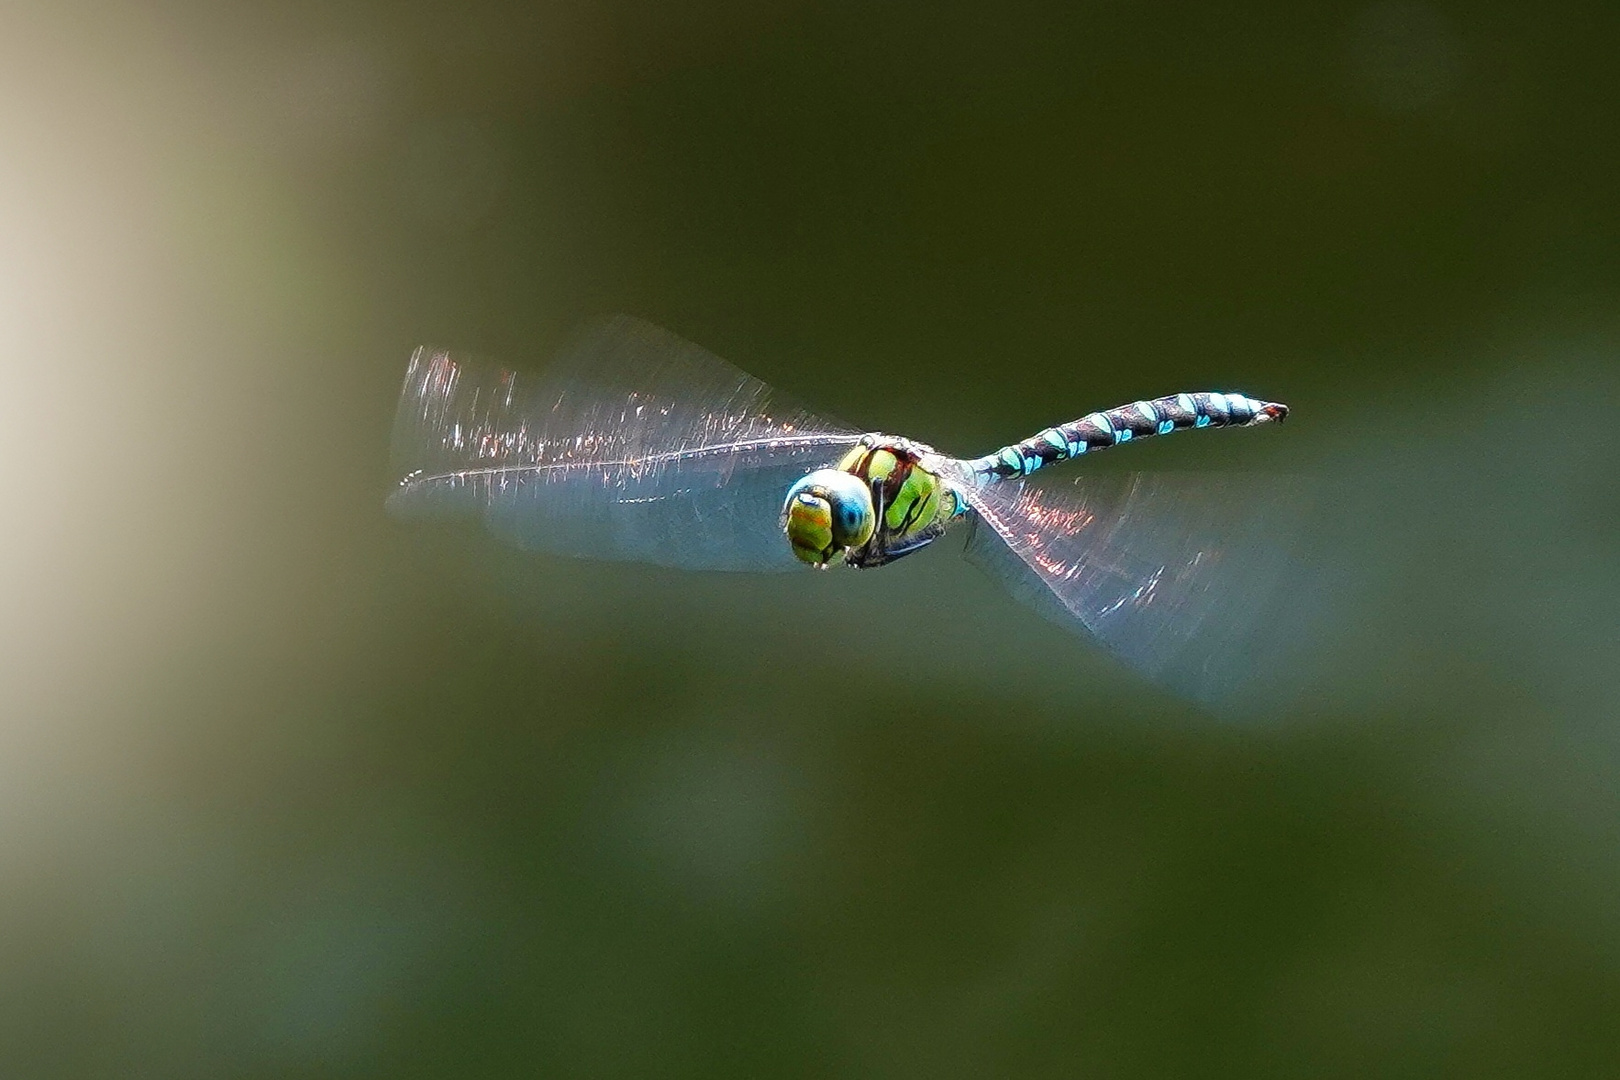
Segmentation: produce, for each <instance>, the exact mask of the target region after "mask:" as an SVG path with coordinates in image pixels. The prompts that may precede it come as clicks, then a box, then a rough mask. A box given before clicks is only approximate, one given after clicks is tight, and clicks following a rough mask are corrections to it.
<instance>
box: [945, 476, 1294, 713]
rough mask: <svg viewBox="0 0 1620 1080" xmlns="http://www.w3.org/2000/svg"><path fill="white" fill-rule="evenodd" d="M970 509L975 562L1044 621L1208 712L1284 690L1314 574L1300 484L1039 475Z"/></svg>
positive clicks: (983, 492)
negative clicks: (1303, 591)
mask: <svg viewBox="0 0 1620 1080" xmlns="http://www.w3.org/2000/svg"><path fill="white" fill-rule="evenodd" d="M970 502H971V503H972V505H973V508H974V509H975V510H976V511H977V518H978V520H977V521H976V522H975V524H974V528H973V532H972V535H970V537H969V539H968V544H967V555H968V558H969V559H971V560H972V561H973V562H975V563H976V564H978V565H979V566H980V567H981V568H982V569H984V570H985V571H987V572H988V573H990V574H991V576H993V577H995V578H997V579H999V580H1000V581H1002V582H1003V583H1004V584H1005V585H1006V586H1007V587H1008V589H1009V590H1011V591H1012V592H1013V594H1014V595H1015V596H1017V597H1018V598H1019V599H1021V600H1023V601H1024V602H1026V603H1028V604H1029V605H1031V606H1032V607H1034V608H1035V609H1036V610H1037V611H1039V612H1040V613H1041V614H1043V615H1045V616H1047V617H1048V618H1050V619H1052V620H1054V621H1056V622H1058V623H1059V624H1061V625H1064V626H1067V627H1069V628H1070V629H1073V630H1077V631H1080V632H1081V633H1082V634H1084V635H1085V636H1089V637H1092V638H1094V639H1096V640H1097V641H1099V642H1101V643H1102V644H1103V645H1104V646H1106V647H1107V648H1108V649H1109V650H1111V651H1112V652H1113V653H1115V654H1116V655H1117V656H1118V657H1119V658H1120V659H1122V660H1124V661H1125V662H1126V663H1128V664H1130V665H1131V666H1133V667H1135V668H1137V669H1139V670H1140V671H1142V672H1143V673H1145V674H1147V675H1149V676H1150V677H1152V678H1154V679H1156V680H1158V681H1160V682H1162V683H1164V684H1165V685H1167V686H1169V687H1171V688H1172V689H1175V690H1177V691H1179V692H1181V693H1183V694H1186V695H1188V696H1190V697H1192V698H1194V699H1196V700H1199V701H1202V702H1204V703H1206V704H1212V705H1223V704H1230V703H1233V702H1234V701H1240V700H1243V699H1244V697H1245V695H1246V693H1247V692H1249V691H1254V692H1256V693H1258V692H1261V691H1262V688H1264V687H1266V686H1268V685H1270V684H1273V683H1275V682H1277V680H1276V679H1275V678H1274V676H1275V675H1276V673H1277V671H1278V669H1279V667H1280V666H1282V665H1284V664H1285V663H1286V660H1285V657H1286V655H1287V653H1288V651H1289V648H1290V647H1291V646H1292V645H1293V643H1294V642H1295V641H1296V640H1297V638H1296V637H1295V632H1296V629H1297V627H1298V621H1297V619H1296V618H1295V617H1294V616H1295V615H1296V614H1298V613H1299V612H1298V609H1297V608H1293V607H1291V605H1290V597H1289V595H1288V590H1289V588H1290V585H1291V583H1296V582H1301V581H1303V580H1304V579H1305V575H1304V573H1303V571H1304V564H1303V562H1302V560H1301V559H1300V557H1299V555H1298V553H1297V548H1296V547H1295V539H1296V537H1297V536H1298V529H1297V526H1298V524H1299V523H1300V521H1301V520H1302V518H1301V514H1300V510H1301V508H1302V507H1303V505H1304V498H1303V494H1302V491H1301V489H1300V488H1299V485H1297V484H1296V483H1294V482H1292V481H1290V480H1288V479H1287V478H1277V479H1267V480H1263V481H1262V480H1259V479H1256V478H1252V477H1233V476H1230V475H1227V474H1220V473H1204V474H1196V473H1187V474H1148V473H1125V474H1103V475H1095V474H1094V475H1088V476H1084V477H1081V478H1079V479H1071V480H1068V481H1061V480H1060V481H1059V482H1057V483H1043V482H1041V479H1040V478H1033V477H1032V478H1029V479H1026V480H1022V481H1017V480H1014V481H1004V482H1001V483H995V484H989V485H987V486H985V487H982V488H978V489H976V490H973V491H972V492H971V494H970ZM1300 603H1301V604H1303V600H1301V601H1300Z"/></svg>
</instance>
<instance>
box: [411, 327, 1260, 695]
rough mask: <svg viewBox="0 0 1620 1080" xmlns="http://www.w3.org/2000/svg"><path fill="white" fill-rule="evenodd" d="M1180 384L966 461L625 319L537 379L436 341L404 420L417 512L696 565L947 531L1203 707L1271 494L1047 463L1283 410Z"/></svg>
mask: <svg viewBox="0 0 1620 1080" xmlns="http://www.w3.org/2000/svg"><path fill="white" fill-rule="evenodd" d="M1287 415H1288V409H1287V407H1286V406H1283V405H1280V404H1277V403H1274V402H1268V401H1260V400H1256V399H1254V398H1251V397H1247V396H1245V395H1242V394H1236V393H1181V394H1174V395H1170V396H1168V397H1160V398H1154V399H1151V400H1144V401H1137V402H1134V403H1132V404H1129V405H1124V406H1121V407H1119V408H1116V409H1108V410H1105V411H1102V412H1093V413H1090V414H1088V415H1086V416H1083V417H1081V418H1080V419H1078V420H1074V421H1071V422H1069V423H1065V424H1060V425H1058V426H1056V427H1051V428H1047V429H1046V430H1044V431H1040V432H1038V433H1036V434H1035V435H1032V436H1030V437H1029V438H1027V439H1024V440H1023V441H1021V442H1017V443H1012V444H1009V445H1007V446H1003V447H1001V448H1000V449H998V450H995V451H993V452H992V453H989V454H985V455H983V456H981V457H975V458H958V457H953V456H951V455H949V454H945V453H941V452H940V451H938V450H936V449H934V448H933V447H931V446H929V445H927V444H925V443H922V442H918V441H916V440H914V439H909V438H904V437H900V436H894V435H887V434H881V433H876V432H869V431H863V430H861V429H860V428H857V427H852V426H849V425H846V424H843V423H840V422H838V421H835V420H831V419H828V418H826V417H824V416H820V415H817V414H815V413H812V412H810V411H808V410H807V409H805V408H804V407H802V406H800V405H798V404H797V403H795V402H794V401H792V400H791V399H789V398H788V397H787V396H785V395H783V394H782V393H780V392H778V391H776V390H774V389H773V388H772V387H770V386H767V385H766V384H765V383H763V382H761V381H760V380H758V379H756V378H754V377H753V376H751V375H748V374H747V373H745V372H743V371H742V370H740V369H738V368H736V367H734V366H733V365H731V364H730V363H728V362H726V361H725V360H722V359H720V358H719V357H717V356H715V355H714V354H712V353H710V352H708V351H707V350H705V349H703V348H701V347H700V346H697V345H694V344H692V343H691V342H689V341H686V340H684V339H682V338H680V337H677V336H676V335H674V334H672V333H670V332H669V331H667V330H663V329H660V328H659V327H656V326H653V325H651V324H649V323H646V322H644V321H641V320H639V319H635V318H632V317H629V316H623V315H621V316H615V317H613V318H611V319H608V320H606V321H604V322H601V323H599V324H597V325H596V326H595V327H594V328H593V329H592V330H590V331H589V332H587V333H586V334H584V335H582V336H581V337H579V338H577V339H576V340H575V342H574V344H573V345H572V346H570V347H568V348H566V349H565V350H564V351H563V353H562V354H561V356H560V357H559V358H558V359H557V360H556V361H555V362H554V363H553V364H552V365H551V366H550V367H549V369H547V370H546V371H544V372H543V373H541V374H539V375H538V376H530V375H527V374H520V373H516V372H513V371H509V370H504V369H501V368H499V367H495V366H490V365H481V364H477V363H474V362H472V361H470V360H468V359H467V358H465V357H462V356H460V355H458V354H455V353H452V352H447V351H444V350H439V349H434V348H428V347H423V348H420V349H418V350H417V351H416V353H415V354H414V356H413V357H412V358H411V361H410V366H409V368H408V370H407V372H406V375H405V385H404V389H403V392H402V394H401V397H400V402H399V410H398V413H397V416H396V418H395V424H394V436H393V460H394V466H395V469H396V476H397V477H398V483H397V486H396V487H395V488H394V490H393V492H392V494H391V495H390V496H389V498H388V507H389V509H390V511H392V512H393V513H395V514H396V515H398V516H400V517H403V518H407V519H423V518H435V517H445V516H452V517H455V516H468V515H472V516H476V517H479V518H481V519H482V520H483V522H484V523H485V525H486V526H487V527H488V529H489V530H490V531H491V532H493V533H494V534H495V535H496V536H498V537H500V538H502V539H504V540H506V541H509V542H511V543H515V544H517V545H519V546H521V547H524V548H528V549H532V550H538V551H544V552H550V553H554V554H560V555H566V556H574V557H580V558H594V559H622V560H634V561H639V562H646V563H653V564H657V565H662V566H670V567H681V568H685V569H691V570H730V571H778V570H792V569H795V568H799V569H803V568H805V567H807V566H808V567H813V568H816V569H822V570H825V569H828V568H829V567H835V566H849V567H854V568H860V569H870V568H875V567H880V566H883V565H885V564H887V563H890V562H893V561H894V560H896V559H900V558H903V557H905V556H907V555H910V554H913V553H915V552H917V551H919V550H921V549H922V548H924V547H927V546H928V545H930V544H932V543H933V542H934V541H935V540H937V539H939V538H940V537H941V536H943V535H945V534H946V533H948V532H952V531H955V530H957V529H958V528H961V529H963V530H964V531H967V532H968V533H969V535H968V538H967V543H966V547H965V552H966V554H967V556H968V558H969V559H970V560H971V561H973V562H974V563H976V564H977V565H979V566H980V567H981V568H982V569H984V570H985V571H987V572H988V573H989V574H990V575H991V576H992V577H994V578H996V579H997V580H999V581H1001V582H1002V583H1003V584H1005V585H1006V586H1007V587H1008V589H1009V590H1010V591H1011V592H1012V593H1013V595H1014V596H1016V597H1017V598H1019V599H1020V600H1022V601H1024V602H1025V603H1027V604H1029V605H1030V606H1031V607H1033V608H1034V609H1036V610H1037V611H1039V612H1040V613H1041V614H1043V615H1045V616H1047V617H1048V618H1050V619H1052V620H1053V621H1056V622H1058V623H1060V624H1062V625H1064V626H1067V627H1068V628H1070V629H1072V630H1075V631H1078V632H1079V633H1080V634H1081V635H1082V636H1084V637H1087V638H1089V639H1091V640H1093V641H1095V642H1097V643H1099V644H1101V645H1102V646H1104V647H1105V648H1106V649H1108V650H1109V651H1111V652H1112V653H1113V654H1114V655H1116V656H1117V657H1119V658H1120V659H1121V660H1123V661H1125V662H1126V663H1127V664H1129V665H1131V666H1133V667H1135V668H1137V669H1139V670H1140V671H1142V672H1143V673H1145V674H1146V675H1148V676H1149V677H1151V678H1155V679H1157V680H1159V681H1161V682H1163V683H1165V684H1166V685H1168V686H1171V687H1172V688H1175V689H1179V690H1181V691H1182V692H1184V693H1187V694H1190V695H1191V696H1193V697H1195V698H1200V699H1203V700H1206V701H1218V700H1220V699H1221V698H1222V697H1224V696H1226V695H1227V694H1228V692H1229V691H1230V690H1231V689H1233V688H1235V687H1237V686H1239V685H1241V684H1242V682H1243V677H1244V675H1245V674H1246V672H1245V668H1246V667H1248V666H1251V665H1252V664H1254V663H1255V659H1254V657H1255V655H1256V653H1255V652H1254V650H1253V649H1252V648H1251V646H1252V643H1253V641H1254V640H1255V638H1256V636H1257V635H1258V634H1259V633H1260V632H1261V631H1262V630H1264V629H1265V626H1264V616H1263V615H1262V614H1261V613H1262V611H1263V609H1264V607H1265V604H1264V603H1263V600H1264V599H1265V598H1266V597H1268V596H1269V595H1270V594H1272V593H1274V592H1275V591H1276V585H1277V583H1278V581H1279V580H1280V578H1281V573H1280V572H1281V570H1282V569H1283V568H1284V565H1285V563H1286V560H1287V556H1286V555H1285V554H1284V553H1283V552H1282V550H1281V549H1280V548H1279V547H1278V546H1277V545H1276V544H1274V543H1271V542H1270V536H1269V529H1270V524H1269V522H1270V520H1271V516H1270V515H1269V514H1268V511H1269V510H1271V509H1274V506H1273V503H1272V502H1271V501H1268V500H1267V499H1266V498H1265V497H1264V492H1263V491H1261V490H1257V488H1256V486H1255V485H1253V484H1246V485H1245V484H1240V483H1238V482H1234V480H1233V479H1232V478H1230V477H1223V476H1221V475H1219V474H1210V473H1204V474H1182V475H1177V474H1151V473H1135V474H1125V475H1121V474H1117V473H1109V474H1098V473H1096V472H1089V473H1088V472H1086V471H1085V470H1081V471H1080V474H1079V475H1078V476H1076V477H1074V478H1073V479H1071V480H1069V481H1068V482H1067V483H1058V484H1051V483H1046V482H1044V481H1045V480H1046V478H1047V477H1046V476H1044V475H1043V477H1041V478H1036V477H1035V475H1034V474H1036V473H1037V472H1040V471H1041V470H1043V469H1046V468H1047V467H1048V466H1051V465H1054V464H1056V463H1059V462H1065V461H1070V460H1072V459H1076V458H1082V457H1086V456H1088V455H1091V454H1095V453H1097V452H1098V451H1101V450H1104V449H1108V448H1110V447H1115V446H1119V445H1121V444H1123V443H1127V442H1131V441H1134V440H1138V439H1143V438H1147V437H1150V436H1155V435H1165V434H1169V433H1171V432H1174V431H1182V430H1188V429H1195V428H1204V427H1208V428H1222V427H1254V426H1257V425H1261V424H1266V423H1271V422H1275V421H1280V420H1282V419H1284V418H1285V417H1286V416H1287Z"/></svg>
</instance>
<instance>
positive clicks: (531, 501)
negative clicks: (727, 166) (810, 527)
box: [388, 315, 859, 570]
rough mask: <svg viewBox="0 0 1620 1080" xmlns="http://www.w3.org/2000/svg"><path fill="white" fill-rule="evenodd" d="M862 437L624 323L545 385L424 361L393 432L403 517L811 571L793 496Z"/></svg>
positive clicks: (587, 547)
mask: <svg viewBox="0 0 1620 1080" xmlns="http://www.w3.org/2000/svg"><path fill="white" fill-rule="evenodd" d="M858 435H859V433H858V432H856V431H855V429H853V428H850V427H847V426H845V425H843V424H839V423H836V422H834V421H829V420H825V419H823V418H820V417H818V416H815V415H813V414H812V413H810V412H808V411H807V410H805V409H804V408H802V407H801V406H799V405H797V404H795V403H794V402H792V401H790V400H788V399H787V398H786V397H785V396H784V395H781V394H779V393H777V392H776V391H774V390H773V389H772V388H771V387H769V386H767V385H766V384H765V383H763V382H761V381H760V380H758V379H755V378H754V377H752V376H750V375H748V374H746V373H745V372H743V371H741V370H739V369H738V368H736V367H734V366H732V365H731V364H729V363H727V362H726V361H724V360H722V359H720V358H719V357H717V356H715V355H714V354H712V353H710V352H708V351H706V350H704V349H702V348H700V347H699V346H697V345H694V344H692V343H691V342H689V341H685V340H683V339H681V338H679V337H677V336H675V335H674V334H671V333H669V332H668V331H666V330H661V329H659V328H658V327H656V326H653V325H651V324H649V323H646V322H643V321H641V320H639V319H634V318H631V317H628V316H623V315H621V316H616V317H613V318H611V319H608V320H606V321H604V322H602V323H600V324H598V325H596V326H594V327H592V328H591V329H590V330H588V331H587V332H586V333H584V334H583V335H581V336H580V337H578V338H576V339H575V340H574V342H573V343H572V344H571V345H569V346H568V347H566V348H565V349H564V350H563V352H562V353H561V355H560V356H559V357H558V358H557V360H556V361H555V362H554V363H553V364H552V365H551V366H550V367H549V368H548V369H547V370H545V371H544V372H542V373H541V374H539V375H537V376H534V375H528V374H522V373H517V372H513V371H508V370H504V369H501V368H498V367H494V366H490V365H480V364H477V363H475V362H472V361H470V360H468V359H466V358H464V357H460V356H457V355H456V354H453V353H450V352H445V351H442V350H437V349H430V348H426V347H424V348H421V349H418V350H417V352H416V354H415V356H413V357H412V359H411V364H410V368H409V370H408V371H407V372H406V376H405V386H404V390H403V392H402V393H401V395H400V402H399V410H398V412H397V414H396V416H395V421H394V436H393V463H394V469H395V471H396V475H398V477H399V485H398V487H397V488H396V489H395V490H394V492H393V494H392V495H391V496H390V498H389V500H388V507H389V509H390V510H391V511H392V512H394V513H395V514H397V515H399V516H401V517H407V518H420V517H437V516H475V517H480V518H482V519H483V520H484V522H485V523H486V524H487V526H488V527H489V528H490V530H491V531H492V532H494V533H495V534H496V535H498V536H500V537H502V538H503V539H505V540H508V541H510V542H512V543H515V544H518V545H519V546H522V547H526V548H531V549H535V550H542V551H548V552H554V553H557V554H563V555H571V556H578V557H587V558H602V559H630V560H636V561H641V562H650V563H656V564H660V565H665V566H680V567H687V568H691V569H718V570H789V569H793V568H795V567H796V566H798V565H799V564H798V563H797V562H796V560H794V558H793V556H792V554H791V551H790V549H789V547H788V545H787V543H786V541H785V540H784V539H783V537H782V534H781V530H780V526H779V524H778V520H779V514H780V509H781V504H782V499H783V496H784V494H785V493H786V491H787V489H788V487H789V485H791V484H792V483H793V482H794V481H795V480H797V479H798V478H799V477H800V476H802V475H804V474H805V473H807V472H809V471H811V470H812V469H815V468H818V467H820V466H822V465H824V464H826V463H827V462H828V461H829V460H831V459H833V458H836V457H837V455H838V452H839V451H840V449H841V448H842V447H844V446H847V445H848V444H849V443H850V442H852V441H853V440H854V439H855V438H857V437H858Z"/></svg>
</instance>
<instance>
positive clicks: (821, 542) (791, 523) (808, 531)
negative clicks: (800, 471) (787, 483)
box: [782, 469, 877, 569]
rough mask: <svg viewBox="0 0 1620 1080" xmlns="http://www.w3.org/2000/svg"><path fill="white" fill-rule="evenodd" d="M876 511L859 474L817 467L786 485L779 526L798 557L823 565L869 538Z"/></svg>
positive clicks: (875, 523) (803, 560) (875, 524)
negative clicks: (790, 485)
mask: <svg viewBox="0 0 1620 1080" xmlns="http://www.w3.org/2000/svg"><path fill="white" fill-rule="evenodd" d="M876 527H877V514H876V513H875V512H874V511H873V509H872V493H871V491H869V490H868V489H867V487H866V485H865V484H863V483H862V482H861V480H860V477H858V476H854V475H852V474H850V473H847V472H843V471H842V470H839V469H817V470H816V471H815V472H813V473H811V474H810V475H809V476H806V477H805V478H804V479H802V480H800V481H799V482H798V483H796V484H794V485H793V486H792V487H790V488H788V494H787V502H786V503H785V504H783V506H782V528H783V530H784V531H785V532H786V533H787V538H788V543H789V544H791V545H792V547H793V554H794V555H796V556H798V557H799V559H800V561H802V562H807V563H809V564H810V565H811V566H814V567H817V568H819V569H825V568H826V566H827V562H828V560H830V559H831V558H832V557H833V556H834V555H837V554H838V553H840V552H842V551H844V550H846V549H848V548H852V547H860V546H861V545H862V544H864V543H866V542H867V541H868V540H870V539H871V538H872V530H873V529H875V528H876Z"/></svg>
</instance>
